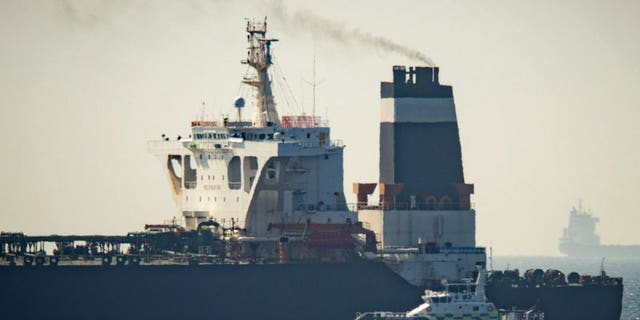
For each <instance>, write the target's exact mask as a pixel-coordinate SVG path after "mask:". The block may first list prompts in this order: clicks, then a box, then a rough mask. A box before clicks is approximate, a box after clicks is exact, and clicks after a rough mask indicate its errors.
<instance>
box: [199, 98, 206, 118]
mask: <svg viewBox="0 0 640 320" xmlns="http://www.w3.org/2000/svg"><path fill="white" fill-rule="evenodd" d="M204 106H205V103H204V101H202V116H201V118H200V120H202V121H204V118H205V117H204Z"/></svg>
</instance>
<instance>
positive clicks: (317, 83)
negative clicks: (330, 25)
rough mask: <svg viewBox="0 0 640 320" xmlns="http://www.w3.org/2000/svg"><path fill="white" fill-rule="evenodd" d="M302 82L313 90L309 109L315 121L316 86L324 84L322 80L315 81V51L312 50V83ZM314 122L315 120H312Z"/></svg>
mask: <svg viewBox="0 0 640 320" xmlns="http://www.w3.org/2000/svg"><path fill="white" fill-rule="evenodd" d="M304 82H306V83H307V84H309V85H311V88H313V91H312V92H313V93H312V95H313V104H312V109H311V116H312V117H313V118H314V119H315V117H316V87H317V86H318V85H320V84H321V83H323V82H324V79H323V80H320V81H316V49H315V48H314V49H313V82H309V81H306V80H304ZM314 122H315V120H314Z"/></svg>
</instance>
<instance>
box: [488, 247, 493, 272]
mask: <svg viewBox="0 0 640 320" xmlns="http://www.w3.org/2000/svg"><path fill="white" fill-rule="evenodd" d="M489 268H491V271H493V244H492V245H490V246H489Z"/></svg>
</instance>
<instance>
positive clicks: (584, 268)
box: [487, 256, 640, 320]
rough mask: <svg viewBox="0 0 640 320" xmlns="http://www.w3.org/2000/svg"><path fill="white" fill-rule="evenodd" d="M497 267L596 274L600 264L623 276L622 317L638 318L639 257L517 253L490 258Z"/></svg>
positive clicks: (628, 319) (609, 272)
mask: <svg viewBox="0 0 640 320" xmlns="http://www.w3.org/2000/svg"><path fill="white" fill-rule="evenodd" d="M487 262H488V264H489V266H488V268H489V269H491V264H493V268H494V269H496V270H504V269H516V268H517V269H518V270H520V274H522V273H524V271H525V270H527V269H531V268H539V269H544V270H546V269H558V270H560V271H562V272H564V274H565V275H566V274H569V272H572V271H575V272H578V273H580V274H589V275H599V274H600V270H601V267H602V266H604V270H605V271H606V273H607V275H609V276H612V277H623V284H624V293H623V300H622V315H621V317H620V319H622V320H640V257H629V258H626V259H625V258H616V259H604V262H603V259H602V258H567V257H519V256H500V257H493V259H489V260H488V261H487Z"/></svg>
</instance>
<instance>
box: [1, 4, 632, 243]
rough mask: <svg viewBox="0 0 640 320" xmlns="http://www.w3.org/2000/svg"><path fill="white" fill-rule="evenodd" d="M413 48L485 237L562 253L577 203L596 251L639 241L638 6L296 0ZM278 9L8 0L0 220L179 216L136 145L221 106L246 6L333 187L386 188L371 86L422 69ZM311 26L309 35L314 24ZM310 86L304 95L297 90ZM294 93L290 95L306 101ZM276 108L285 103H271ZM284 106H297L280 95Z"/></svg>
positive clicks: (62, 223) (49, 226)
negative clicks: (332, 173)
mask: <svg viewBox="0 0 640 320" xmlns="http://www.w3.org/2000/svg"><path fill="white" fill-rule="evenodd" d="M283 6H284V7H285V10H287V11H288V12H290V13H292V14H293V13H294V12H296V11H297V12H303V13H304V14H302V16H304V15H305V14H306V15H311V14H313V15H317V16H319V17H323V18H324V19H328V20H330V21H334V22H335V23H336V25H337V26H338V27H340V28H341V29H340V30H353V29H354V28H357V29H358V30H360V31H366V32H369V33H370V34H371V35H378V36H381V37H385V38H388V39H392V40H393V41H395V42H397V43H399V44H402V45H405V46H407V47H412V48H415V49H417V50H419V51H421V52H423V53H424V54H425V55H426V56H428V57H430V58H431V59H433V61H435V63H436V64H437V65H439V66H440V68H441V73H440V74H441V82H443V83H446V84H450V85H452V86H453V88H454V96H455V101H456V107H457V115H458V121H459V125H460V133H461V140H462V141H461V142H462V152H463V157H464V158H463V159H464V169H465V176H466V180H467V181H468V182H470V183H475V185H476V194H475V195H474V196H473V202H474V203H475V208H476V210H477V231H478V232H477V240H478V244H479V245H484V246H489V245H492V246H493V250H494V254H496V255H505V254H558V251H557V239H558V237H559V236H560V235H561V233H562V228H563V227H565V226H566V224H567V222H568V211H569V210H570V209H571V206H572V205H573V204H574V203H575V202H576V199H577V198H583V199H584V201H585V205H586V206H587V207H589V208H592V209H593V211H594V213H595V214H596V215H598V216H599V217H600V219H601V222H600V224H599V226H598V231H599V233H600V235H601V238H602V240H603V242H605V243H640V233H639V232H638V229H639V228H638V227H639V226H640V203H639V202H638V200H637V199H638V194H639V191H640V151H639V150H638V146H639V143H638V141H640V127H639V126H638V123H639V122H640V111H639V108H638V104H639V103H638V102H639V101H640V19H638V17H639V16H640V2H638V1H562V2H559V1H442V2H441V1H423V0H420V1H386V2H382V1H347V2H345V1H332V0H329V1H313V2H306V1H305V2H303V1H293V2H285V3H284V4H283ZM274 7H275V6H274V3H273V2H266V3H264V2H257V1H242V2H233V3H232V2H230V1H229V2H227V1H206V0H192V1H107V0H104V1H101V0H68V1H25V0H15V1H13V0H0V115H1V116H0V134H1V136H2V138H3V140H4V144H3V148H4V149H3V150H4V151H3V153H2V157H0V165H1V166H2V169H3V170H2V171H1V172H2V175H1V176H0V177H1V179H0V194H1V198H0V201H1V203H2V210H1V211H0V230H2V231H24V232H26V233H32V234H33V233H38V234H44V233H59V234H61V233H110V234H118V233H124V232H127V231H133V230H140V229H141V228H142V227H143V225H144V224H145V223H152V222H161V221H163V220H165V219H169V218H170V217H172V216H175V215H177V212H176V210H175V206H174V204H173V200H172V198H171V195H170V191H169V184H168V182H167V180H166V176H165V175H164V174H163V172H162V163H161V162H160V161H159V160H158V159H156V158H154V157H153V156H152V155H150V154H148V153H147V149H146V141H147V140H150V139H157V138H159V136H160V134H162V133H166V134H168V135H170V136H177V135H178V134H182V135H185V134H188V129H189V121H190V120H192V119H193V118H195V117H196V115H198V114H201V113H202V101H206V109H205V112H206V113H207V114H212V115H219V114H220V113H222V112H224V113H231V112H233V110H232V108H231V103H232V101H233V98H234V97H235V96H236V95H237V94H238V87H239V84H240V80H241V76H242V74H243V72H244V71H245V69H246V66H244V65H241V64H240V63H239V62H240V59H242V58H243V57H244V54H245V32H244V26H245V22H244V17H258V18H259V17H263V16H264V15H270V16H271V18H270V20H269V21H270V25H269V27H270V30H269V31H270V35H271V36H273V37H277V38H279V39H280V40H281V42H279V43H277V44H275V45H274V50H275V55H276V59H277V61H278V62H279V65H280V67H281V68H282V70H283V71H284V74H285V76H286V77H287V78H286V79H287V82H288V83H289V85H290V87H291V90H292V91H293V93H294V94H295V95H296V98H297V99H298V100H299V101H300V100H303V101H304V104H303V105H304V107H305V109H306V111H307V112H310V109H311V99H310V96H311V90H310V88H309V87H308V86H302V85H301V80H300V79H301V78H302V77H304V78H306V79H311V69H312V68H311V66H312V63H311V62H312V56H313V52H314V47H315V52H316V56H317V74H318V76H317V77H318V79H324V82H323V83H322V84H321V85H320V86H319V87H318V99H317V102H318V106H319V107H318V110H319V113H322V114H325V113H326V114H328V117H329V120H330V122H331V125H332V130H333V131H332V135H333V138H334V139H342V140H343V141H344V143H345V144H346V145H347V148H346V149H345V163H344V168H345V191H346V193H347V194H348V195H349V197H351V198H350V199H351V200H353V197H352V196H351V195H350V192H351V188H350V185H351V182H354V181H365V182H366V181H377V179H378V160H377V159H378V125H379V124H378V122H379V82H380V81H388V80H390V79H391V67H392V66H393V65H396V64H405V65H412V64H420V62H419V61H416V60H412V59H410V58H406V57H404V56H402V55H399V54H396V53H389V52H386V51H384V50H381V49H378V48H374V47H371V46H368V45H366V44H364V43H362V42H358V41H351V40H350V39H343V41H337V40H336V39H332V38H331V37H327V36H323V35H322V34H321V33H318V32H313V31H314V30H311V29H310V28H309V26H310V25H308V24H307V25H306V26H302V25H293V24H291V23H285V22H286V21H284V20H282V19H278V18H277V16H276V15H275V12H274ZM316 31H317V30H316ZM302 92H303V93H302ZM302 95H303V96H304V99H301V96H302ZM276 99H278V97H276ZM277 102H280V105H279V108H280V111H281V113H284V112H286V111H289V112H291V111H294V110H293V109H294V108H293V107H291V106H287V105H286V104H285V103H284V102H283V101H277Z"/></svg>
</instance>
